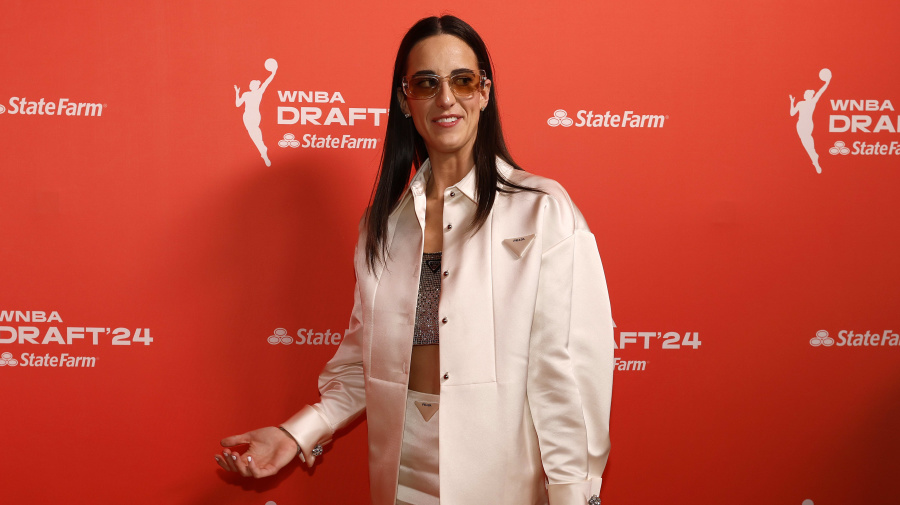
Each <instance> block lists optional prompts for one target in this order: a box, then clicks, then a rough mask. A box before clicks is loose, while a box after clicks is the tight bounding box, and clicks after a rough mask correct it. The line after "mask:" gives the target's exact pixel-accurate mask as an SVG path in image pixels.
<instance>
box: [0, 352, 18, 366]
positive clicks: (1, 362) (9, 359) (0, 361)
mask: <svg viewBox="0 0 900 505" xmlns="http://www.w3.org/2000/svg"><path fill="white" fill-rule="evenodd" d="M18 364H19V361H18V360H17V359H16V358H13V354H12V353H11V352H5V353H3V354H0V366H16V365H18Z"/></svg>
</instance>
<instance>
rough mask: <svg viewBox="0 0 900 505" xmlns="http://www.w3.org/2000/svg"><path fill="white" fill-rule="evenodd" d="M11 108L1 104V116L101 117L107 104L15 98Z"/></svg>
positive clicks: (12, 100) (12, 99) (64, 99)
mask: <svg viewBox="0 0 900 505" xmlns="http://www.w3.org/2000/svg"><path fill="white" fill-rule="evenodd" d="M8 103H9V108H7V107H6V106H5V105H2V104H0V114H9V115H10V116H15V115H19V116H79V117H101V116H102V115H103V109H105V108H106V104H105V103H94V102H77V101H73V100H71V99H69V98H60V99H58V100H47V99H46V98H43V97H42V98H39V99H37V100H29V99H28V97H24V96H23V97H18V96H14V97H11V98H10V99H9V102H8Z"/></svg>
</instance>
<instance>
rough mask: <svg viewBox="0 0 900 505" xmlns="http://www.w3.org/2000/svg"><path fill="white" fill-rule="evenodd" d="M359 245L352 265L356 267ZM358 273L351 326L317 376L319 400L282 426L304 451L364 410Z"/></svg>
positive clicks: (322, 440)
mask: <svg viewBox="0 0 900 505" xmlns="http://www.w3.org/2000/svg"><path fill="white" fill-rule="evenodd" d="M359 253H360V251H359V245H357V250H356V254H357V257H356V258H355V260H356V261H354V264H355V265H356V266H357V269H358V268H359ZM358 274H359V271H358V270H357V283H356V288H355V290H354V297H353V311H352V312H351V315H350V324H349V328H348V329H347V332H346V333H345V334H344V339H343V340H342V341H341V345H340V346H338V349H337V351H336V352H335V354H334V357H332V358H331V360H330V361H328V363H327V364H326V365H325V369H324V370H323V371H322V373H321V374H320V375H319V394H320V395H321V400H320V401H319V403H316V404H315V405H307V406H306V407H304V408H303V410H301V411H300V412H298V413H297V414H295V415H294V416H293V417H291V418H290V419H288V420H287V421H286V422H284V423H283V424H282V426H283V427H284V429H286V430H287V431H288V432H289V433H290V434H291V435H292V436H293V437H294V439H296V440H297V443H299V444H300V445H301V446H302V447H303V448H304V449H306V448H311V447H314V446H315V445H316V444H326V443H328V442H331V439H332V437H333V436H334V432H335V431H337V430H338V429H340V428H343V427H344V426H346V425H347V424H349V423H350V422H351V421H353V420H354V419H356V417H357V416H359V415H360V414H361V413H362V412H363V410H365V408H366V388H365V379H364V376H363V360H362V349H363V318H362V310H363V309H362V302H361V299H360V290H359V280H358V279H359V275H358Z"/></svg>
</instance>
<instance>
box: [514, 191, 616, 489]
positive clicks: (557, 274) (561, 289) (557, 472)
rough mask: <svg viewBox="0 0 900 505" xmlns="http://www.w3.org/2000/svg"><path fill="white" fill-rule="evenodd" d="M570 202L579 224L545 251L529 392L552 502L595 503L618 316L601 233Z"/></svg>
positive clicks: (605, 445)
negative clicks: (597, 234)
mask: <svg viewBox="0 0 900 505" xmlns="http://www.w3.org/2000/svg"><path fill="white" fill-rule="evenodd" d="M572 210H573V213H574V214H575V217H574V231H573V232H572V233H571V234H570V235H568V236H566V237H565V238H563V239H562V240H560V241H559V242H557V243H556V244H555V245H552V246H551V247H549V248H548V249H545V250H544V252H543V254H542V257H541V272H540V277H539V281H538V295H537V299H536V305H535V313H534V322H533V326H532V335H531V343H530V350H529V362H528V379H527V380H528V382H527V395H528V403H529V407H530V409H531V416H532V419H533V421H534V426H535V429H536V431H537V435H538V441H539V444H540V449H541V459H542V462H543V466H544V472H545V474H546V476H547V480H548V493H549V497H550V504H551V505H575V504H577V505H584V504H587V503H591V505H594V503H596V502H598V501H599V500H598V499H593V500H592V498H593V497H595V496H599V494H600V484H601V481H602V479H601V477H602V475H603V469H604V467H605V466H606V460H607V456H608V455H609V409H610V399H611V394H612V376H613V349H614V344H613V322H612V316H611V313H610V305H609V295H608V293H607V289H606V277H605V276H604V273H603V266H602V264H601V262H600V255H599V253H598V251H597V244H596V241H595V239H594V236H593V234H591V232H590V230H588V228H587V225H586V223H585V222H584V218H583V217H581V215H580V213H578V211H577V209H575V208H574V206H573V207H572ZM570 229H571V228H570ZM595 500H596V501H595Z"/></svg>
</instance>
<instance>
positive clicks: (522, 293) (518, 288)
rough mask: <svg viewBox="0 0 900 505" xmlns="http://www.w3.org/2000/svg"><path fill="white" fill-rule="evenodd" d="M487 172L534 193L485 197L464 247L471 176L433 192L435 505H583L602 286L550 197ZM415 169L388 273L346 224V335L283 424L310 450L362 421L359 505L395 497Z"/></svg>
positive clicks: (571, 208) (589, 240) (600, 425)
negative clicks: (438, 198) (362, 496)
mask: <svg viewBox="0 0 900 505" xmlns="http://www.w3.org/2000/svg"><path fill="white" fill-rule="evenodd" d="M497 164H498V167H499V169H500V171H501V173H502V174H503V175H504V176H506V177H507V178H509V179H510V180H512V181H514V182H517V183H519V184H522V185H526V186H530V187H534V188H539V189H541V190H543V191H544V193H532V192H524V191H523V192H518V193H512V194H503V193H498V194H497V198H496V200H495V203H494V206H493V209H492V211H491V214H490V216H489V217H488V219H487V222H485V224H484V226H482V227H481V228H480V229H479V230H478V231H477V232H475V233H474V234H472V233H467V231H468V228H469V226H468V225H469V223H470V222H471V218H472V215H473V214H474V211H475V198H476V195H475V171H474V170H471V171H470V172H469V174H468V175H466V176H465V177H464V178H463V180H461V181H459V183H457V184H456V185H454V186H452V187H449V188H447V189H446V190H445V192H444V210H443V220H444V243H443V254H442V257H441V267H442V268H443V269H444V270H445V271H446V272H447V274H446V275H445V276H444V277H443V278H442V284H441V298H440V306H439V307H440V308H439V313H440V317H441V321H442V322H441V328H440V339H441V344H440V346H441V347H440V364H441V370H442V379H441V390H440V396H441V400H440V402H441V403H440V404H441V406H440V410H441V412H440V416H441V422H440V449H439V452H440V493H441V497H440V499H441V503H442V504H446V505H478V504H485V505H505V504H509V505H522V504H536V505H537V504H546V503H548V501H549V503H550V504H551V505H569V504H571V505H576V504H577V505H584V504H587V503H589V500H590V499H591V497H592V496H593V495H597V494H599V492H600V483H601V475H602V474H603V469H604V467H605V466H606V459H607V455H608V453H609V406H610V395H611V392H612V377H613V324H612V317H611V315H610V307H609V297H608V294H607V289H606V278H605V276H604V274H603V267H602V265H601V263H600V256H599V254H598V252H597V245H596V242H595V240H594V236H593V235H592V234H591V232H590V230H589V229H588V226H587V223H586V222H585V220H584V217H583V216H582V215H581V213H580V212H579V211H578V209H577V208H576V207H575V205H574V204H573V203H572V201H571V200H570V199H569V196H568V194H566V192H565V190H564V189H563V188H562V187H561V186H560V185H559V184H558V183H556V182H555V181H552V180H549V179H546V178H543V177H538V176H535V175H531V174H528V173H526V172H524V171H521V170H515V169H513V168H512V167H511V166H509V165H508V164H507V163H505V162H503V161H502V160H499V159H498V161H497ZM430 169H431V167H430V164H429V163H428V162H426V163H425V164H424V165H423V166H422V167H421V169H420V170H419V171H418V173H417V174H416V176H415V177H414V178H413V180H412V182H411V183H410V186H409V188H407V191H406V193H405V194H404V196H403V198H402V200H401V202H400V204H399V205H398V206H397V208H396V209H395V210H394V212H393V213H392V214H391V216H390V218H389V221H388V234H387V240H388V250H389V251H390V256H389V261H388V262H387V264H386V266H384V267H379V268H377V269H376V270H375V271H374V272H369V271H368V269H367V267H366V261H365V241H366V239H365V229H364V226H363V225H362V224H361V225H360V236H359V241H358V243H357V247H356V254H355V260H354V261H355V268H356V278H357V285H356V295H355V300H354V306H353V313H352V316H351V319H350V326H349V330H348V331H347V333H346V335H345V336H344V340H343V342H342V343H341V345H340V347H339V348H338V350H337V352H336V353H335V355H334V357H333V358H332V359H331V361H329V362H328V364H327V365H326V366H325V370H324V371H323V372H322V374H321V376H320V378H319V390H320V393H321V396H322V398H321V402H319V403H317V404H315V405H313V406H307V407H306V408H304V409H303V410H301V411H300V412H299V413H298V414H296V415H295V416H293V417H292V418H291V419H290V420H288V421H287V422H286V423H284V425H283V426H284V427H285V428H286V429H287V430H288V431H289V432H290V433H291V434H292V435H293V436H294V437H295V438H296V439H297V440H298V441H299V442H300V443H301V445H303V446H304V447H312V446H313V445H315V444H316V443H324V442H327V441H330V440H331V438H332V436H333V434H334V432H335V431H336V430H338V429H340V428H342V427H344V426H345V425H347V424H348V423H349V422H350V421H352V420H353V419H354V418H356V417H357V416H358V415H359V414H360V413H362V412H363V410H365V411H366V412H367V422H368V428H369V476H370V480H371V493H372V504H373V505H393V504H394V501H395V496H396V490H397V475H398V468H399V463H400V447H401V442H402V436H403V424H404V413H405V408H406V391H407V384H408V378H409V360H410V353H411V348H412V339H413V326H414V324H415V314H416V296H417V293H418V286H419V271H420V268H421V258H422V250H423V237H424V235H423V233H424V227H425V184H424V182H425V181H426V180H427V173H428V172H429V171H430ZM591 503H592V504H593V503H595V502H591Z"/></svg>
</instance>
